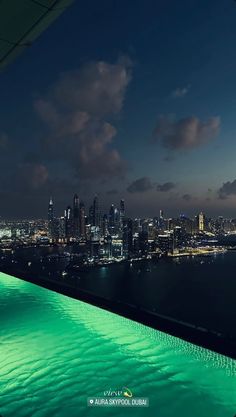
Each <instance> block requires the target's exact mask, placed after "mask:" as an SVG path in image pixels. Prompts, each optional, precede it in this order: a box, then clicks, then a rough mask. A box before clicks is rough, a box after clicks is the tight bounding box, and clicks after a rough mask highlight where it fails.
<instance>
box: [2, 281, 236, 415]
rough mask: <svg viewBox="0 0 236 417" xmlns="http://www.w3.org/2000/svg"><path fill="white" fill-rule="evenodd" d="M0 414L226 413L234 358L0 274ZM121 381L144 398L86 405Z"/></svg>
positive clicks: (231, 411) (234, 394)
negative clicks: (145, 401)
mask: <svg viewBox="0 0 236 417" xmlns="http://www.w3.org/2000/svg"><path fill="white" fill-rule="evenodd" d="M0 367H1V379H0V398H1V399H0V414H1V415H2V416H3V417H7V416H9V417H10V416H12V417H13V416H14V417H28V416H29V417H32V416H33V417H49V416H50V417H78V416H114V417H118V416H119V417H123V416H125V415H127V416H128V415H130V416H145V417H146V416H148V417H149V416H150V417H234V415H235V414H236V361H233V360H231V359H228V358H226V357H224V356H221V355H218V354H215V353H212V352H210V351H208V350H205V349H202V348H199V347H196V346H194V345H191V344H189V343H187V342H183V341H181V340H180V339H178V338H174V337H171V336H168V335H166V334H164V333H162V332H158V331H156V330H152V329H150V328H148V327H145V326H143V325H141V324H137V323H135V322H133V321H131V320H128V319H125V318H121V317H119V316H117V315H114V314H112V313H109V312H106V311H103V310H101V309H99V308H96V307H93V306H90V305H88V304H85V303H82V302H80V301H77V300H73V299H70V298H68V297H65V296H63V295H60V294H57V293H54V292H51V291H49V290H46V289H43V288H40V287H37V286H35V285H33V284H30V283H28V282H25V281H22V280H19V279H16V278H13V277H10V276H7V275H5V274H0ZM123 386H127V387H129V388H130V389H132V391H133V393H134V395H135V396H140V397H149V401H150V407H149V408H145V409H144V408H142V409H141V408H140V409H138V408H133V409H130V408H129V409H124V408H109V409H108V408H96V409H95V408H87V405H86V403H87V397H88V396H101V395H103V392H104V391H105V390H107V389H109V388H111V389H119V388H122V387H123Z"/></svg>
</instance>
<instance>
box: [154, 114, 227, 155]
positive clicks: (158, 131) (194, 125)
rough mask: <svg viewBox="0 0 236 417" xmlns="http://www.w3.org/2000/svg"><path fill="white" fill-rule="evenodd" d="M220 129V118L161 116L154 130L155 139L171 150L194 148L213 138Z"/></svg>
mask: <svg viewBox="0 0 236 417" xmlns="http://www.w3.org/2000/svg"><path fill="white" fill-rule="evenodd" d="M219 129H220V118H219V117H211V118H209V119H208V120H207V121H205V122H204V121H201V120H200V119H198V118H197V117H195V116H190V117H186V118H184V119H179V120H175V118H173V117H172V116H160V117H159V119H158V122H157V125H156V128H155V130H154V132H153V140H154V141H156V142H158V141H159V142H160V143H161V144H162V146H163V147H165V148H168V149H170V150H179V149H180V150H181V149H185V150H187V149H193V148H196V147H198V146H202V145H204V144H206V143H208V142H210V141H211V140H213V139H214V138H215V137H216V136H217V134H218V133H219Z"/></svg>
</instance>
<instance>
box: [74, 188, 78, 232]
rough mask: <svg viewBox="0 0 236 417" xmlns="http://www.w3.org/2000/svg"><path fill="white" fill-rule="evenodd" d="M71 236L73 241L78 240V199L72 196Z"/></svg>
mask: <svg viewBox="0 0 236 417" xmlns="http://www.w3.org/2000/svg"><path fill="white" fill-rule="evenodd" d="M73 228H74V230H73V235H74V238H75V239H78V238H79V197H78V195H77V194H75V195H74V200H73Z"/></svg>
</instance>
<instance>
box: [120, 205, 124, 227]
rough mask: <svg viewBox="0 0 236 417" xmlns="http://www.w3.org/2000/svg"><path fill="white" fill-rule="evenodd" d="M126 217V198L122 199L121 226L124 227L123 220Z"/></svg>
mask: <svg viewBox="0 0 236 417" xmlns="http://www.w3.org/2000/svg"><path fill="white" fill-rule="evenodd" d="M124 217H125V200H123V199H121V200H120V228H121V230H122V229H123V222H124Z"/></svg>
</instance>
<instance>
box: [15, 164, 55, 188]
mask: <svg viewBox="0 0 236 417" xmlns="http://www.w3.org/2000/svg"><path fill="white" fill-rule="evenodd" d="M48 177H49V176H48V170H47V168H46V166H45V165H43V164H40V163H30V162H26V163H22V164H19V165H18V166H17V167H16V168H15V170H14V171H13V173H12V176H11V178H10V181H11V189H12V190H13V191H14V190H18V191H32V190H37V189H39V188H41V187H42V186H43V185H45V183H47V181H48Z"/></svg>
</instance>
